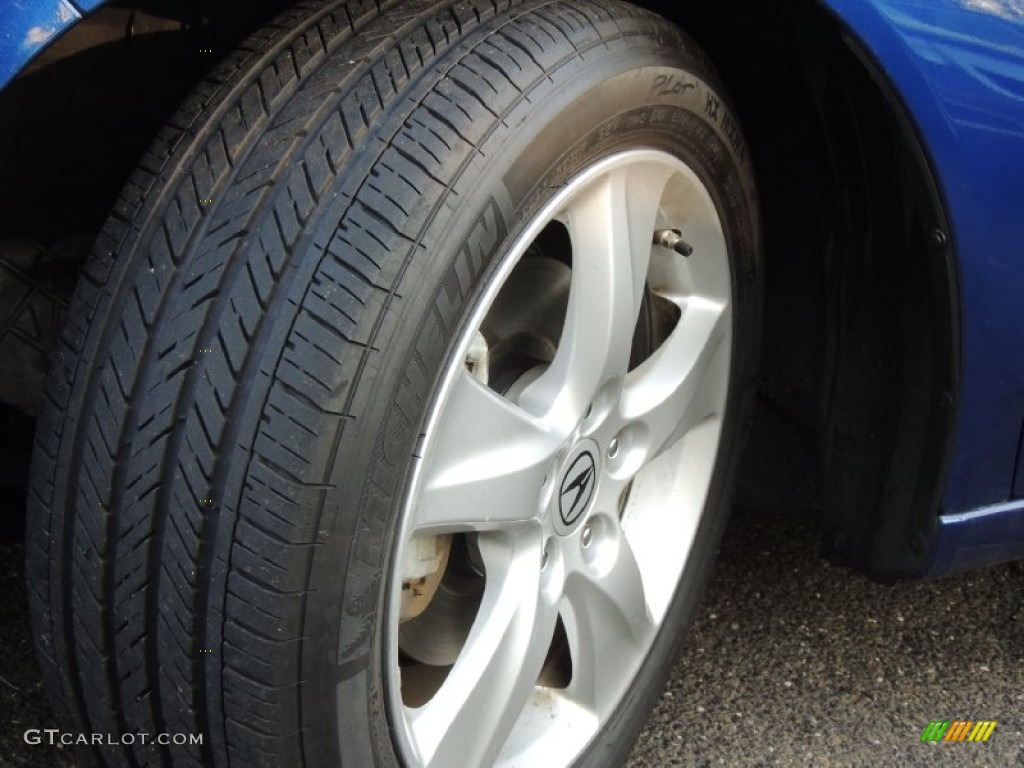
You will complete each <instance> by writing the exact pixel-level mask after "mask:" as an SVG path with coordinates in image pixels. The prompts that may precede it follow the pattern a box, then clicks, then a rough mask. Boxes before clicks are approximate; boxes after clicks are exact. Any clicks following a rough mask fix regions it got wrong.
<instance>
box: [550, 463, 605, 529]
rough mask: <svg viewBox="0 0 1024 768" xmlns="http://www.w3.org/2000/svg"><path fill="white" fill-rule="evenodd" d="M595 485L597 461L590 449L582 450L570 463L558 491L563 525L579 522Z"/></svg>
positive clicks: (559, 511)
mask: <svg viewBox="0 0 1024 768" xmlns="http://www.w3.org/2000/svg"><path fill="white" fill-rule="evenodd" d="M596 487H597V463H596V462H595V461H594V456H593V454H591V453H590V451H584V452H583V453H581V454H580V455H579V456H577V457H576V460H575V461H574V462H573V463H572V464H571V465H570V467H569V470H568V471H567V472H566V473H565V476H564V477H563V478H562V487H561V488H560V489H559V491H558V515H559V517H561V518H562V524H563V525H565V526H572V525H575V524H576V523H577V522H579V519H580V518H581V517H583V513H584V512H586V511H587V507H588V506H590V500H591V499H592V498H594V489H595V488H596Z"/></svg>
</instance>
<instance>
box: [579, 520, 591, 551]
mask: <svg viewBox="0 0 1024 768" xmlns="http://www.w3.org/2000/svg"><path fill="white" fill-rule="evenodd" d="M580 541H581V542H582V544H583V548H584V549H587V548H588V547H589V546H590V545H591V544H593V543H594V529H593V528H591V527H590V526H589V525H587V526H584V528H583V533H582V534H581V535H580Z"/></svg>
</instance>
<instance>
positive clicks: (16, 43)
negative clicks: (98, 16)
mask: <svg viewBox="0 0 1024 768" xmlns="http://www.w3.org/2000/svg"><path fill="white" fill-rule="evenodd" d="M101 1H102V0H101ZM94 5H95V3H94ZM4 6H5V7H4V9H3V15H2V16H0V88H3V87H4V86H5V85H7V83H8V82H9V81H10V80H12V79H13V78H14V76H15V75H17V74H18V72H20V71H21V70H22V69H23V68H24V67H25V65H26V64H28V63H29V62H30V61H31V60H32V59H33V58H34V57H35V56H36V55H37V54H39V53H40V52H42V50H43V49H44V48H46V46H47V45H49V44H50V43H51V42H53V41H54V40H56V39H57V37H59V36H60V34H61V33H62V32H64V31H65V30H67V29H68V28H69V27H71V25H73V24H74V23H75V22H77V21H78V20H79V19H80V18H82V14H81V13H80V12H79V11H78V9H77V8H76V7H75V6H74V5H72V4H71V3H70V2H68V0H6V2H5V4H4Z"/></svg>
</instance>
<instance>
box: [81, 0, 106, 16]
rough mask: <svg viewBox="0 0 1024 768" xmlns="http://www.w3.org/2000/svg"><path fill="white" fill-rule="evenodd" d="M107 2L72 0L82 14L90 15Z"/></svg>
mask: <svg viewBox="0 0 1024 768" xmlns="http://www.w3.org/2000/svg"><path fill="white" fill-rule="evenodd" d="M106 2H107V0H74V3H75V5H76V6H77V7H78V10H80V11H81V12H82V13H91V12H92V11H95V10H96V9H97V8H99V7H100V6H101V5H104V4H105V3H106Z"/></svg>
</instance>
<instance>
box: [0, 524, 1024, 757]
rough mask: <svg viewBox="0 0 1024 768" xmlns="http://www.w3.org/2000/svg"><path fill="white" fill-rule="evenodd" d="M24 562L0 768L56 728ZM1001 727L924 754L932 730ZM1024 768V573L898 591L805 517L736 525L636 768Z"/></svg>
mask: <svg viewBox="0 0 1024 768" xmlns="http://www.w3.org/2000/svg"><path fill="white" fill-rule="evenodd" d="M22 556H23V550H22V547H21V545H20V544H18V543H16V542H15V543H9V544H5V545H0V599H2V600H3V605H2V613H0V615H2V616H3V623H2V624H0V678H2V679H0V729H2V730H0V765H2V766H61V767H62V768H63V767H64V766H66V765H67V763H66V762H65V760H64V758H63V755H62V753H61V752H60V751H58V750H56V749H53V748H50V747H44V746H31V747H30V746H26V745H25V744H24V743H23V741H22V733H23V731H24V729H25V728H30V727H35V728H45V727H53V726H52V718H51V716H50V714H49V711H48V709H47V707H46V704H45V702H44V700H43V695H42V690H41V683H40V680H39V672H38V669H37V667H36V664H35V660H34V657H33V655H32V648H31V642H30V636H29V629H28V620H27V616H26V606H25V599H24V593H23V590H22V587H21V578H22ZM954 719H971V720H978V719H986V720H997V721H998V722H999V725H998V726H997V727H996V729H995V732H994V733H993V735H992V737H991V739H990V741H989V742H988V743H986V744H970V743H962V744H922V743H921V742H920V741H919V739H920V735H921V732H922V731H923V730H924V728H925V726H926V725H927V724H928V722H929V721H930V720H954ZM676 765H687V766H690V765H692V766H716V765H726V766H730V767H731V766H770V765H776V766H871V767H872V768H874V767H875V766H899V765H906V766H933V765H940V766H944V765H950V766H962V765H977V766H993V767H996V766H1012V765H1024V567H1022V566H1021V565H1019V564H1014V565H1008V566H1002V567H998V568H993V569H990V570H987V571H984V572H980V573H975V574H970V575H966V576H960V577H955V578H950V579H946V580H943V581H938V582H931V583H927V584H912V585H902V586H896V587H885V586H880V585H877V584H874V583H872V582H870V581H868V580H867V579H864V578H863V577H860V576H858V575H856V574H854V573H851V572H849V571H846V570H843V569H839V568H834V567H832V566H830V565H828V564H827V563H826V562H825V561H823V560H822V559H821V558H820V557H818V555H817V538H816V534H815V531H814V530H812V529H811V528H810V527H809V526H808V525H807V524H805V523H802V522H800V521H799V520H793V519H789V518H776V517H765V516H752V515H744V514H737V515H735V516H734V517H733V520H732V523H731V525H730V528H729V531H728V532H727V534H726V539H725V542H724V544H723V548H722V555H721V557H720V559H719V563H718V566H717V567H716V570H715V575H714V579H713V582H712V585H711V588H710V591H709V594H708V598H707V601H706V602H705V605H704V607H703V608H702V609H701V611H700V614H699V616H698V618H697V621H696V624H695V626H694V629H693V632H692V633H691V636H690V640H689V642H688V643H687V647H686V649H685V650H684V653H683V656H682V657H681V658H680V660H679V663H678V664H677V665H676V667H675V670H674V672H673V675H672V680H671V683H670V685H669V687H668V689H667V690H666V692H665V694H664V695H663V697H662V699H661V702H660V703H659V705H658V708H657V710H656V711H655V713H654V715H653V716H652V718H651V721H650V724H649V726H648V727H647V729H646V731H645V732H644V733H643V735H642V736H641V738H640V741H639V743H638V744H637V746H636V749H635V750H634V751H633V755H632V758H631V760H630V766H631V767H632V768H639V767H640V766H658V767H659V768H661V767H662V766H676Z"/></svg>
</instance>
